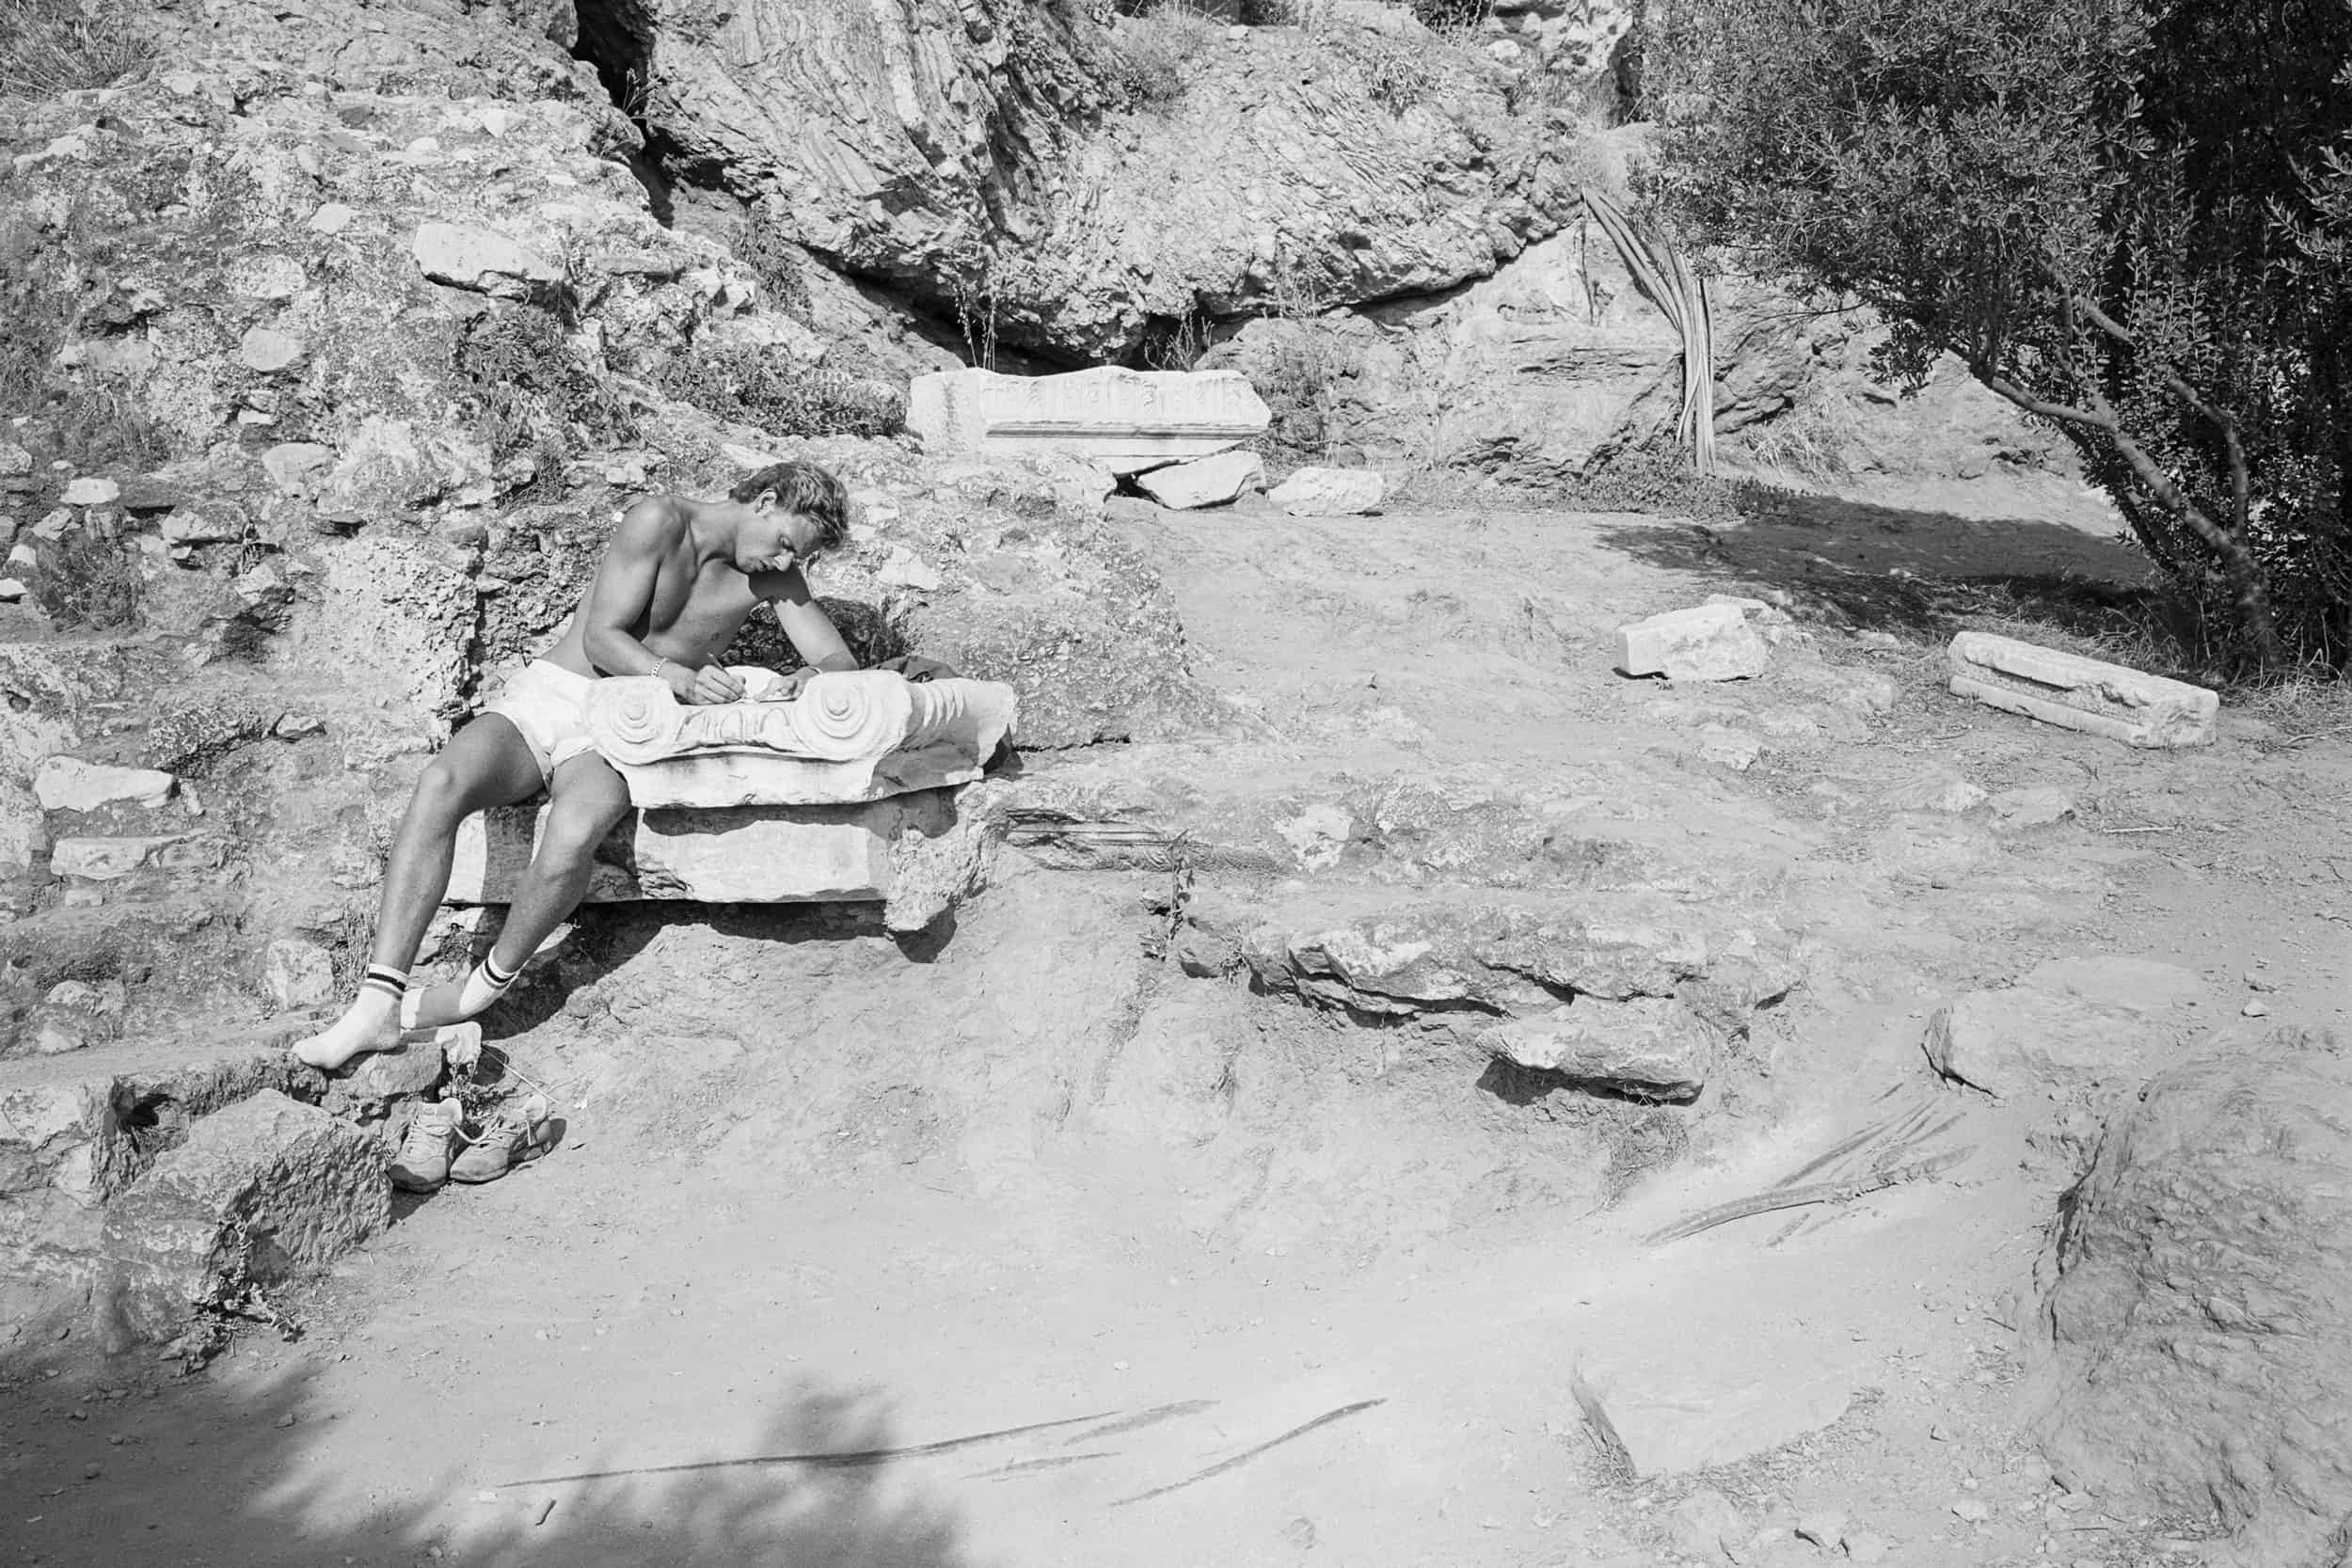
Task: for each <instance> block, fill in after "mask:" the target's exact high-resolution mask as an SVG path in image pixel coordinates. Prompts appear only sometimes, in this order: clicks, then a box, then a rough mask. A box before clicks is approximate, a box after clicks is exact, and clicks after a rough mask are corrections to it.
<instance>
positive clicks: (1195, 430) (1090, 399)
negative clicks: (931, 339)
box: [907, 366, 1273, 474]
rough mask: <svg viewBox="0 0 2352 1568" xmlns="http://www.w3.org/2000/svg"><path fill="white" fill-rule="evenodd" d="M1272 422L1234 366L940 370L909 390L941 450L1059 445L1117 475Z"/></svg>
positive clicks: (1201, 452)
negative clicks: (1022, 372) (1048, 372)
mask: <svg viewBox="0 0 2352 1568" xmlns="http://www.w3.org/2000/svg"><path fill="white" fill-rule="evenodd" d="M1272 421H1273V414H1272V412H1271V411H1270V410H1269V409H1268V408H1267V407H1266V405H1265V401H1264V400H1263V398H1261V397H1259V396H1258V394H1257V391H1256V389H1255V388H1252V387H1251V386H1250V385H1249V382H1248V379H1247V378H1246V377H1244V376H1243V375H1241V374H1240V373H1239V372H1234V371H1130V370H1121V369H1119V368H1118V367H1116V366H1098V367H1097V368H1095V369H1093V370H1086V371H1072V372H1068V373H1066V374H1062V375H1001V374H999V373H997V372H994V371H977V370H962V371H934V372H931V373H930V374H929V375H919V376H916V377H915V378H914V385H913V387H912V388H910V391H909V394H908V399H907V428H909V429H910V430H912V431H914V433H915V434H916V435H918V436H922V437H923V442H924V445H925V447H926V448H927V449H928V450H929V451H932V452H934V453H936V452H943V451H970V452H981V453H986V454H990V455H994V456H1009V455H1017V454H1020V453H1025V452H1057V453H1060V454H1063V455H1066V456H1071V457H1078V458H1084V459H1086V460H1087V461H1088V462H1090V463H1094V464H1098V465H1100V466H1101V467H1104V468H1107V469H1109V470H1110V471H1111V472H1112V473H1114V474H1132V473H1139V472H1141V471H1143V470H1144V469H1147V468H1156V467H1161V466H1162V465H1164V464H1168V463H1178V462H1183V461H1184V460H1185V459H1187V458H1194V457H1206V456H1208V455H1209V454H1210V453H1211V452H1217V451H1225V450H1226V449H1227V448H1229V447H1232V446H1234V445H1237V444H1238V443H1240V442H1243V441H1247V440H1248V439H1249V438H1250V437H1251V436H1259V435H1263V433H1264V431H1265V429H1266V426H1267V425H1268V424H1270V423H1271V422H1272Z"/></svg>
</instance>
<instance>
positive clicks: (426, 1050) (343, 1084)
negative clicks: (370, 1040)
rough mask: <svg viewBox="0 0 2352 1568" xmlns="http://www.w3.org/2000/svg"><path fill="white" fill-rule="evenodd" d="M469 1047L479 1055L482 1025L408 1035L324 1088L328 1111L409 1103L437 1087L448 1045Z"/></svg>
mask: <svg viewBox="0 0 2352 1568" xmlns="http://www.w3.org/2000/svg"><path fill="white" fill-rule="evenodd" d="M453 1042H455V1043H460V1044H461V1045H463V1044H467V1043H469V1044H470V1045H471V1046H472V1048H473V1049H474V1050H475V1051H476V1052H477V1053H479V1051H480V1049H481V1045H482V1025H480V1024H479V1023H457V1024H452V1025H451V1026H450V1027H448V1028H446V1029H411V1030H409V1031H408V1032H407V1033H406V1034H405V1035H403V1036H401V1037H400V1043H399V1044H398V1045H396V1046H394V1047H393V1048H392V1049H391V1050H389V1051H371V1052H369V1053H367V1054H366V1055H364V1056H361V1057H359V1058H358V1059H357V1060H356V1061H354V1062H353V1063H352V1064H351V1066H350V1067H349V1068H347V1069H344V1070H343V1071H342V1073H341V1074H339V1075H337V1076H336V1077H335V1078H333V1079H332V1080H331V1081H330V1082H329V1083H328V1085H327V1099H326V1104H327V1109H329V1110H341V1109H347V1108H352V1107H357V1106H371V1107H379V1106H382V1105H384V1104H386V1103H388V1102H389V1101H395V1100H402V1099H408V1098H413V1097H414V1096H417V1095H421V1094H423V1093H425V1092H427V1091H428V1090H430V1089H431V1088H432V1087H433V1085H436V1084H437V1083H439V1082H440V1081H441V1073H442V1071H443V1070H444V1069H446V1068H447V1066H448V1064H449V1056H448V1048H449V1046H450V1045H451V1044H452V1043H453Z"/></svg>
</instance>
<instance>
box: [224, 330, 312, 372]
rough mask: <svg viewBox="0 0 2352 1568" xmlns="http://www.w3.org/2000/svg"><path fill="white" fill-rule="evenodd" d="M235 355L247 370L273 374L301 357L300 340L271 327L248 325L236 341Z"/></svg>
mask: <svg viewBox="0 0 2352 1568" xmlns="http://www.w3.org/2000/svg"><path fill="white" fill-rule="evenodd" d="M237 357H238V358H239V359H240V360H242V361H243V362H244V364H245V368H246V369H247V370H249V371H257V372H261V373H262V374H263V375H269V374H273V373H275V372H278V371H282V370H284V369H285V368H286V367H287V366H289V365H291V364H293V363H294V362H295V361H296V360H298V359H300V358H301V357H302V340H301V339H299V338H297V337H294V335H293V334H291V333H287V332H279V331H277V330H275V329H273V328H271V327H266V326H249V327H247V328H246V333H245V337H244V338H243V339H241V340H240V341H238V344H237Z"/></svg>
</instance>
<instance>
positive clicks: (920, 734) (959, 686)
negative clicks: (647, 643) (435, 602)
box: [588, 667, 1019, 808]
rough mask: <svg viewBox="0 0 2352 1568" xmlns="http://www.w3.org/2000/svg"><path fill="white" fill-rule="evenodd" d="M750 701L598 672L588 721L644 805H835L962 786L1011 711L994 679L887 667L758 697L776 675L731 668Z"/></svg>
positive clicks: (1006, 690) (998, 739)
mask: <svg viewBox="0 0 2352 1568" xmlns="http://www.w3.org/2000/svg"><path fill="white" fill-rule="evenodd" d="M736 673H738V674H739V675H740V676H741V677H742V678H743V680H744V683H745V689H746V690H747V691H748V692H749V693H750V695H751V698H752V699H754V700H748V701H744V702H739V703H727V704H721V705H698V706H690V705H685V704H682V703H680V702H679V701H678V700H677V698H676V696H675V694H674V693H673V692H672V691H671V690H670V688H669V685H668V683H667V682H664V681H659V680H652V679H646V678H623V679H614V680H601V681H598V682H596V685H595V687H594V688H593V689H592V690H591V694H590V697H589V703H588V730H589V734H590V735H591V736H594V737H595V739H596V749H597V751H598V752H601V753H602V754H603V755H604V756H605V758H606V759H607V760H609V761H610V762H611V763H612V765H613V767H614V768H617V769H618V770H619V771H620V774H621V776H622V777H623V778H624V779H626V780H627V781H628V786H629V799H630V800H631V801H632V802H633V803H635V804H636V805H637V806H639V807H640V808H644V807H653V806H745V805H814V804H838V803H846V802H850V801H857V800H878V799H880V798H882V797H883V796H887V795H897V794H903V793H905V792H907V791H909V790H917V789H932V788H937V787H939V786H941V785H946V784H967V783H970V782H971V781H973V780H975V779H977V778H978V777H979V776H980V769H981V768H983V767H985V766H986V764H987V763H988V760H989V758H990V757H992V756H993V755H994V754H995V752H996V748H997V747H998V746H999V745H1000V744H1002V742H1003V741H1004V739H1005V737H1006V736H1007V735H1008V734H1009V733H1010V732H1011V730H1012V728H1013V725H1014V722H1015V721H1016V719H1017V717H1018V713H1019V705H1018V703H1017V702H1016V700H1015V698H1014V696H1013V690H1012V688H1011V687H1009V686H1006V685H1003V684H1000V683H998V682H994V681H973V680H933V681H910V680H907V679H906V678H905V677H903V676H901V675H898V674H894V673H890V672H887V671H878V670H863V671H855V672H850V673H828V674H820V675H817V676H814V677H812V678H811V679H810V681H809V683H808V685H807V686H806V688H804V689H803V690H802V692H801V694H800V695H799V696H798V697H797V698H795V699H794V700H792V701H790V702H762V701H758V700H756V699H757V697H758V695H759V693H760V691H761V690H762V689H766V688H768V687H771V686H772V685H773V684H774V683H775V681H776V679H777V677H776V676H775V675H774V674H773V673H771V672H769V671H765V670H757V669H753V668H749V667H746V668H743V669H739V670H738V671H737V672H736Z"/></svg>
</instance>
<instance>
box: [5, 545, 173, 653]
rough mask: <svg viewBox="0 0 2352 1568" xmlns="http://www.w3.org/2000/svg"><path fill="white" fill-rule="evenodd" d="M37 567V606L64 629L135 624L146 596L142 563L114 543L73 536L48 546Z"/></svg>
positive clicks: (42, 550)
mask: <svg viewBox="0 0 2352 1568" xmlns="http://www.w3.org/2000/svg"><path fill="white" fill-rule="evenodd" d="M39 554H40V565H38V566H36V567H34V568H33V580H32V581H31V582H30V583H29V584H27V586H28V587H29V588H31V590H32V594H33V602H34V603H35V604H38V605H39V606H40V608H41V612H42V613H43V614H45V615H47V616H48V617H49V619H50V620H52V621H53V622H55V623H56V625H57V626H61V627H72V626H87V627H88V628H90V629H91V630H93V631H103V630H106V629H108V628H109V627H114V626H135V625H136V624H137V622H138V618H139V606H140V604H141V603H142V602H143V601H144V599H145V597H146V590H145V586H144V585H143V584H142V583H141V581H140V580H139V570H138V565H137V562H135V560H134V559H133V557H132V554H131V552H130V551H129V550H127V549H125V548H123V546H120V545H119V544H117V543H116V542H115V541H114V540H112V539H103V538H98V537H96V536H93V535H91V534H87V533H69V534H67V535H66V536H65V537H64V538H62V539H59V540H57V541H56V542H55V543H54V544H49V545H44V546H42V547H41V548H40V552H39Z"/></svg>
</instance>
